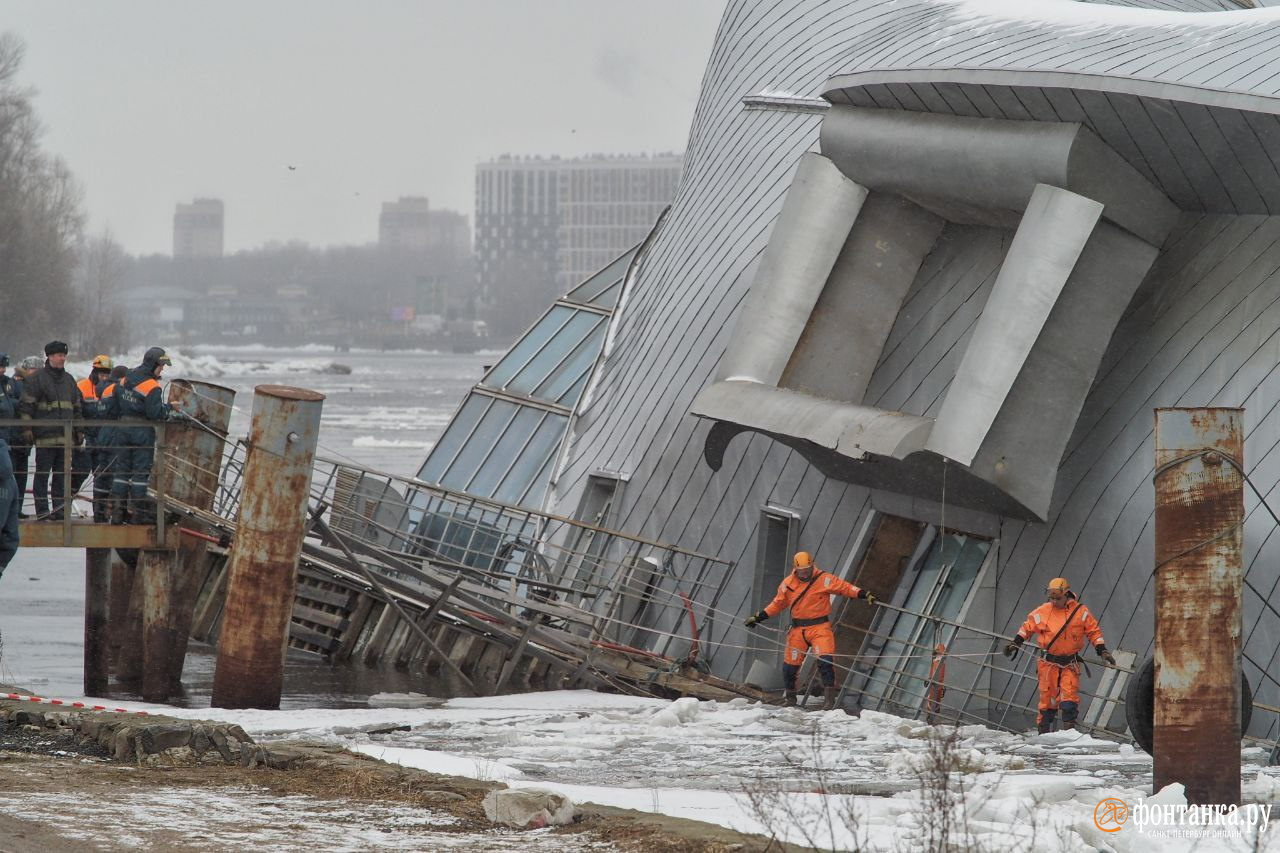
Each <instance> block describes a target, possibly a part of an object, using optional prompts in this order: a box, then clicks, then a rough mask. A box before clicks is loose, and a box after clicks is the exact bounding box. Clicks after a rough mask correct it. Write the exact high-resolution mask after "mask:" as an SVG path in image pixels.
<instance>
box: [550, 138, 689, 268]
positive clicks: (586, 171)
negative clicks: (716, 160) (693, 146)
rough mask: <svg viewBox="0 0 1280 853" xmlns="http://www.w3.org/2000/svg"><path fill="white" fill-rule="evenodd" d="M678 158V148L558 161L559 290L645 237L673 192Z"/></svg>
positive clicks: (678, 174) (679, 160)
mask: <svg viewBox="0 0 1280 853" xmlns="http://www.w3.org/2000/svg"><path fill="white" fill-rule="evenodd" d="M682 163H683V158H682V157H680V156H679V155H677V154H662V155H658V156H654V157H588V158H583V159H579V160H562V161H561V164H562V168H561V170H560V173H559V181H558V184H559V193H558V214H559V223H558V226H557V228H556V243H557V245H556V276H557V290H559V291H562V292H563V291H567V290H569V289H570V288H571V287H573V286H574V285H576V284H579V283H580V282H583V281H585V280H586V279H587V278H589V277H590V276H592V275H594V274H595V273H596V272H598V271H599V270H601V269H604V267H605V266H606V265H608V263H609V262H610V261H612V260H613V259H614V258H616V257H618V255H621V254H622V253H623V252H625V251H626V250H627V249H630V248H631V247H632V246H634V245H635V244H636V243H639V242H640V241H641V240H643V239H644V237H645V235H646V234H648V233H649V230H650V229H651V228H653V224H654V222H656V221H657V220H658V215H659V214H660V213H662V209H663V208H664V207H666V206H667V205H668V204H670V203H671V200H672V199H673V198H675V195H676V184H677V183H678V182H679V180H680V168H681V165H682Z"/></svg>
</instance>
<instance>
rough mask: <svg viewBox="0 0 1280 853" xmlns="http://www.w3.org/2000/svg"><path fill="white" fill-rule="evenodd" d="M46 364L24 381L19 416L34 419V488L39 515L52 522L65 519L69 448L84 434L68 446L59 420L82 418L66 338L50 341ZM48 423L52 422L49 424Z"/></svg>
mask: <svg viewBox="0 0 1280 853" xmlns="http://www.w3.org/2000/svg"><path fill="white" fill-rule="evenodd" d="M44 355H45V359H44V367H42V368H40V369H39V370H37V371H36V372H35V373H34V374H32V375H31V377H30V378H29V379H27V380H25V381H24V382H23V383H22V399H21V400H20V401H19V402H18V417H20V418H22V419H23V420H30V421H32V422H33V423H32V426H31V427H29V428H27V429H26V430H25V432H24V434H23V441H24V442H25V443H27V444H33V445H35V448H36V476H35V483H34V484H33V485H32V491H33V492H34V494H35V499H36V515H37V516H38V517H41V518H47V519H49V520H52V521H61V520H62V513H63V498H64V495H63V491H64V489H63V471H64V468H65V465H66V453H67V451H68V450H70V449H73V448H75V447H77V446H79V444H80V442H81V440H82V439H83V436H82V435H81V434H80V431H79V430H75V431H73V433H72V439H71V445H72V446H71V448H68V447H67V443H66V437H65V434H64V432H63V427H62V425H61V424H59V423H58V422H59V421H66V420H79V419H80V418H81V416H82V412H81V409H80V389H79V388H77V387H76V380H75V379H73V378H72V376H71V374H70V373H67V371H66V369H65V365H66V363H67V345H66V344H65V343H63V342H62V341H50V342H49V343H47V344H45V346H44ZM44 424H48V426H45V425H44ZM50 480H52V481H53V483H52V485H53V488H52V493H53V507H52V510H51V509H50V507H49V495H50V482H49V481H50Z"/></svg>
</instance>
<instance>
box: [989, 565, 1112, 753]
mask: <svg viewBox="0 0 1280 853" xmlns="http://www.w3.org/2000/svg"><path fill="white" fill-rule="evenodd" d="M1048 596H1049V600H1048V601H1046V602H1045V603H1044V604H1041V605H1040V606H1039V607H1037V608H1036V609H1035V610H1032V611H1031V613H1030V614H1028V615H1027V621H1025V622H1023V623H1022V627H1021V628H1019V629H1018V634H1017V636H1015V637H1014V638H1013V641H1012V642H1010V643H1009V644H1008V645H1006V646H1005V647H1004V655H1005V657H1008V658H1011V657H1013V656H1014V655H1015V654H1017V653H1018V648H1019V647H1020V646H1021V645H1022V644H1023V643H1025V642H1026V641H1027V640H1029V639H1031V638H1032V637H1035V638H1036V642H1037V643H1038V644H1039V646H1040V660H1039V662H1038V663H1037V665H1036V671H1037V675H1038V676H1039V678H1040V713H1039V715H1038V716H1037V717H1036V730H1037V731H1038V732H1039V733H1040V734H1045V733H1046V732H1049V731H1052V730H1053V722H1054V719H1055V718H1056V717H1057V715H1058V710H1059V709H1061V710H1062V728H1064V729H1074V728H1075V727H1076V717H1077V716H1078V715H1079V713H1080V652H1081V651H1082V650H1083V649H1084V644H1085V640H1086V639H1087V640H1088V641H1089V642H1091V643H1093V647H1094V649H1096V650H1097V652H1098V656H1099V657H1101V658H1102V659H1103V660H1104V661H1106V662H1107V663H1108V664H1110V665H1111V666H1115V665H1116V659H1115V657H1114V656H1113V655H1112V654H1111V652H1109V651H1107V645H1106V643H1105V642H1104V641H1103V639H1102V629H1101V628H1100V627H1098V620H1097V619H1094V618H1093V614H1092V613H1090V612H1089V608H1087V607H1085V606H1084V603H1083V602H1081V601H1080V600H1079V599H1077V598H1076V594H1075V593H1074V592H1072V591H1071V584H1069V583H1067V580H1066V578H1054V579H1053V580H1051V581H1049V588H1048Z"/></svg>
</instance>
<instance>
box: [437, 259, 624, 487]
mask: <svg viewBox="0 0 1280 853" xmlns="http://www.w3.org/2000/svg"><path fill="white" fill-rule="evenodd" d="M635 253H636V249H634V248H633V249H631V250H630V251H628V252H626V253H625V254H623V255H622V256H620V257H618V258H617V259H615V260H614V261H613V262H612V263H610V264H609V265H608V266H607V267H605V268H604V269H602V270H601V271H600V272H598V273H596V274H595V275H593V276H591V278H589V279H587V280H586V281H584V282H583V283H582V284H580V285H578V286H577V287H575V288H573V290H570V291H569V292H568V293H567V294H565V295H564V296H563V297H561V298H560V299H558V300H556V302H555V304H554V305H552V306H551V308H550V309H549V310H548V311H547V312H546V313H545V314H543V315H542V317H541V318H540V319H539V320H538V322H536V323H534V324H533V326H532V328H530V329H529V331H528V332H526V333H525V334H524V337H522V338H520V339H519V340H518V341H516V342H515V343H514V344H513V345H512V346H511V349H509V350H508V351H507V353H506V355H504V356H503V357H502V359H501V360H499V361H498V363H497V364H495V365H494V366H493V367H492V368H490V369H489V372H488V373H486V374H485V376H484V378H483V379H481V380H480V382H479V383H478V384H477V385H476V386H475V387H474V388H472V389H471V391H470V392H469V393H468V394H467V397H466V399H465V400H464V401H463V403H462V406H461V407H460V408H459V409H458V411H457V413H456V414H455V415H454V416H453V420H452V421H451V422H450V423H449V426H448V427H447V428H446V429H445V432H444V435H442V436H441V437H440V440H439V441H438V442H436V444H435V446H434V447H433V448H432V449H431V453H430V454H429V455H428V456H427V459H426V461H425V462H424V463H423V464H422V468H421V469H420V470H419V471H418V479H420V480H425V481H427V482H429V483H436V484H439V485H441V486H444V487H446V488H449V489H455V490H457V491H461V492H467V493H468V494H473V495H478V496H480V497H486V498H494V499H496V500H500V501H503V502H504V503H513V504H519V505H521V506H526V507H529V508H531V509H536V508H539V507H540V506H541V504H542V500H543V498H544V497H545V496H546V491H547V484H548V483H549V482H550V479H551V467H552V465H553V464H554V459H555V455H556V452H557V451H558V450H559V448H560V442H561V440H562V439H563V438H564V432H565V429H566V428H567V426H568V423H569V416H570V415H571V414H573V409H574V407H575V406H577V404H578V401H579V400H580V399H581V398H582V392H583V390H584V389H585V388H586V385H587V380H588V378H590V376H591V371H592V369H593V368H594V367H595V363H596V359H597V358H599V356H600V350H601V349H602V348H603V346H604V336H605V331H606V330H607V329H608V325H609V316H610V314H611V313H612V312H613V309H614V307H615V306H616V305H617V301H618V295H619V294H620V293H621V292H622V280H623V277H624V276H625V275H626V272H627V267H628V265H629V264H630V263H631V259H632V257H634V256H635Z"/></svg>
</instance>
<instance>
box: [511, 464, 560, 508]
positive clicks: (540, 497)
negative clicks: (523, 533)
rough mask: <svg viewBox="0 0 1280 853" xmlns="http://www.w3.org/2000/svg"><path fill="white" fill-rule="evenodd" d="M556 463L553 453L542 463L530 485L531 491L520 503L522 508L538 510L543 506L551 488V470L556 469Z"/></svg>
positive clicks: (522, 497)
mask: <svg viewBox="0 0 1280 853" xmlns="http://www.w3.org/2000/svg"><path fill="white" fill-rule="evenodd" d="M555 461H556V455H555V454H554V453H552V454H551V455H550V456H548V457H547V461H546V462H544V463H542V467H541V468H540V469H538V473H537V474H535V475H534V477H533V482H532V483H530V484H529V490H528V491H527V492H525V493H524V494H523V495H522V496H521V497H520V500H519V501H518V503H519V504H520V505H521V506H527V507H531V508H533V509H538V508H540V507H541V506H542V502H543V501H544V500H546V497H547V489H548V488H549V487H550V486H551V469H552V467H554V465H555Z"/></svg>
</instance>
